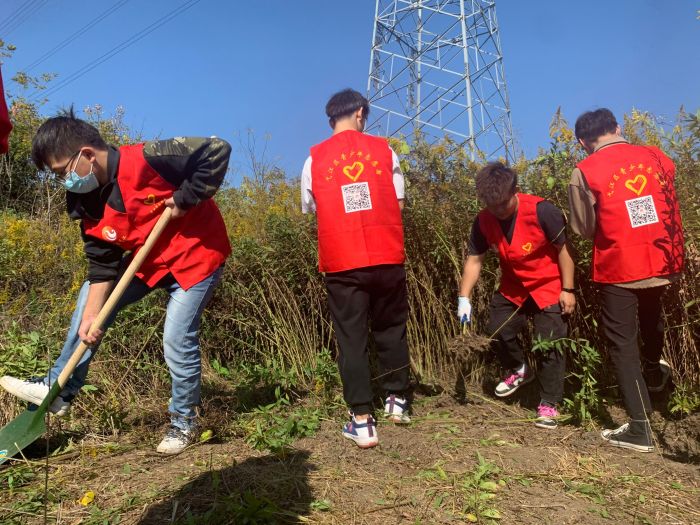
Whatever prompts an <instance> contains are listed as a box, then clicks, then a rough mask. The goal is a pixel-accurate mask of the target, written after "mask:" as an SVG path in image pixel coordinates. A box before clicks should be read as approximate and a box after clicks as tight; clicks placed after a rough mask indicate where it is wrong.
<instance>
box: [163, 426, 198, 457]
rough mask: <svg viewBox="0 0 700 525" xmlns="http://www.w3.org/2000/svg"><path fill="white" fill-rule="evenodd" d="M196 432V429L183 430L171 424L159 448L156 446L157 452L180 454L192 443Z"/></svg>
mask: <svg viewBox="0 0 700 525" xmlns="http://www.w3.org/2000/svg"><path fill="white" fill-rule="evenodd" d="M194 434H195V431H194V430H182V429H181V428H179V427H175V426H171V427H170V428H169V429H168V432H167V433H166V434H165V437H164V438H163V440H162V441H161V442H160V444H159V445H158V448H156V452H158V453H160V454H179V453H180V452H182V451H183V450H185V449H186V448H187V447H188V446H189V445H190V444H191V443H192V438H193V436H194Z"/></svg>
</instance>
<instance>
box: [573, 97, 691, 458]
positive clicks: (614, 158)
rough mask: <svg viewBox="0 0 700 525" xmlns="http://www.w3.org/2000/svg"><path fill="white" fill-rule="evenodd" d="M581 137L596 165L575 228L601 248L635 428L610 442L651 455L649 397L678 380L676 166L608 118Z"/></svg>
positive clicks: (581, 185)
mask: <svg viewBox="0 0 700 525" xmlns="http://www.w3.org/2000/svg"><path fill="white" fill-rule="evenodd" d="M575 133H576V138H577V139H578V141H579V143H580V144H581V146H583V148H584V150H585V151H586V153H588V155H589V156H588V157H587V158H586V159H585V160H583V161H581V162H580V163H579V164H578V165H577V167H576V169H574V170H573V173H572V176H571V183H570V186H569V205H570V208H571V226H572V228H573V230H574V232H576V233H578V234H579V235H581V236H583V237H585V238H588V239H593V281H594V282H595V283H596V284H597V285H598V287H599V291H600V298H601V301H602V305H601V306H602V315H603V319H602V321H603V323H602V324H603V329H604V331H605V335H606V336H607V338H608V339H609V340H610V343H611V347H610V357H611V358H612V361H613V365H614V368H615V374H616V376H617V382H618V385H619V388H620V392H621V394H622V399H623V401H624V404H625V408H626V410H627V414H628V416H629V418H630V421H629V422H628V423H625V424H624V425H622V426H621V427H619V428H617V429H615V430H604V431H603V432H602V437H603V439H605V440H606V441H608V443H610V444H611V445H613V446H617V447H624V448H628V449H632V450H636V451H640V452H651V451H652V450H653V449H654V444H653V440H652V434H651V428H650V427H649V422H648V419H647V415H648V414H649V413H650V412H651V401H650V398H649V392H659V391H661V390H663V389H664V387H665V384H666V381H667V379H668V377H669V369H668V365H667V364H666V363H665V361H663V360H661V352H662V349H663V340H664V323H663V318H662V316H661V296H662V294H663V293H664V291H665V290H666V289H667V288H668V286H669V284H670V283H671V282H673V281H674V280H676V279H678V277H679V276H680V274H681V273H682V271H683V256H684V255H683V227H682V223H681V217H680V213H679V209H678V202H677V201H676V195H675V190H674V187H673V182H674V176H675V166H674V165H673V162H672V161H671V159H669V158H668V157H667V156H666V155H664V153H663V152H662V151H661V150H660V149H659V148H656V147H653V146H636V145H632V144H629V143H628V142H627V141H626V140H625V139H624V138H622V136H621V135H620V127H619V126H618V124H617V121H616V120H615V116H614V115H613V114H612V112H611V111H610V110H609V109H605V108H602V109H598V110H595V111H589V112H586V113H584V114H582V115H581V116H580V117H579V118H578V119H577V120H576V126H575ZM640 332H641V336H642V341H643V345H642V351H641V362H640V351H639V346H638V342H637V338H638V335H639V334H640Z"/></svg>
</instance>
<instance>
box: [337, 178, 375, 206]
mask: <svg viewBox="0 0 700 525" xmlns="http://www.w3.org/2000/svg"><path fill="white" fill-rule="evenodd" d="M341 189H342V190H343V204H345V213H351V212H353V211H363V210H371V209H372V199H371V198H370V196H369V184H368V183H367V182H356V183H355V184H346V185H345V186H341Z"/></svg>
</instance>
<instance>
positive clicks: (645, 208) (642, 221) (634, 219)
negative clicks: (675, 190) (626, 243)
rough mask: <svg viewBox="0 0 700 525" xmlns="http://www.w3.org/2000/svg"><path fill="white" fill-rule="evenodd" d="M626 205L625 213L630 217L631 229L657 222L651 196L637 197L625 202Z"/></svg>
mask: <svg viewBox="0 0 700 525" xmlns="http://www.w3.org/2000/svg"><path fill="white" fill-rule="evenodd" d="M625 204H626V205H627V213H628V214H629V216H630V224H631V225H632V228H637V227H639V226H645V225H647V224H654V223H655V222H659V217H658V216H657V215H656V206H654V199H653V198H652V196H651V195H647V196H645V197H639V198H638V199H630V200H628V201H625Z"/></svg>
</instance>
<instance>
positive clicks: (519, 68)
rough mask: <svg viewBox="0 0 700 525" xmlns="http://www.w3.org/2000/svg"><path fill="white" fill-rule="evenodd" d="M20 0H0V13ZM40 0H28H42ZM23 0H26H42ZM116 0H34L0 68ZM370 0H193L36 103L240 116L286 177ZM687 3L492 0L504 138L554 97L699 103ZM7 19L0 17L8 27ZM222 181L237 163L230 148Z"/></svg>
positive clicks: (361, 48) (171, 119)
mask: <svg viewBox="0 0 700 525" xmlns="http://www.w3.org/2000/svg"><path fill="white" fill-rule="evenodd" d="M27 1H28V0H3V2H2V3H3V9H2V14H0V28H2V24H3V21H4V19H5V18H7V16H9V15H10V14H12V13H13V12H14V11H15V10H16V9H18V8H20V7H21V6H22V5H24V4H25V3H26V2H27ZM42 2H43V0H42ZM42 2H37V4H42ZM116 3H117V0H91V1H88V0H71V1H66V0H48V1H46V2H45V3H43V6H42V7H41V8H40V9H37V10H36V12H34V13H33V14H32V15H31V17H30V18H29V19H28V20H27V21H26V22H25V23H23V24H21V25H19V26H18V27H17V28H16V29H14V30H13V31H11V32H10V33H9V34H3V33H2V31H1V30H0V37H1V38H4V39H5V40H6V41H7V42H9V43H12V44H15V45H16V46H17V51H16V53H15V55H14V56H13V57H12V58H10V59H8V60H6V61H5V63H4V64H3V76H4V77H5V83H6V88H7V90H8V91H10V92H11V93H17V92H18V91H17V87H16V86H15V85H13V83H12V82H10V81H9V79H10V77H12V76H13V75H14V73H15V72H16V71H17V70H18V69H19V70H21V69H23V68H25V67H26V66H27V65H29V64H31V63H32V62H34V61H35V60H36V59H37V58H39V57H41V56H42V55H43V54H44V53H46V52H47V51H49V50H50V49H51V48H53V47H54V46H55V45H56V44H57V43H59V42H61V41H62V40H63V39H64V38H66V37H67V36H69V35H70V34H72V33H73V32H74V31H75V30H76V29H78V28H80V27H82V26H83V25H85V24H86V23H88V22H89V21H90V20H91V19H93V18H94V17H96V16H97V15H99V14H100V13H102V12H103V11H105V10H107V9H108V8H109V7H111V6H113V5H115V4H116ZM183 3H185V0H149V1H143V0H130V1H128V2H127V3H126V4H125V5H123V6H122V7H121V8H119V9H118V10H116V11H115V12H114V13H113V14H112V15H110V16H109V17H107V18H105V19H104V20H103V21H102V22H100V23H98V24H96V25H94V26H92V27H90V28H88V29H86V30H85V31H84V33H83V34H82V35H81V36H80V37H79V38H77V39H76V40H75V41H73V42H72V43H70V44H69V45H67V46H66V47H65V48H64V49H62V50H61V51H59V52H58V53H56V54H55V55H54V56H53V57H51V58H50V59H49V60H47V61H45V62H44V63H43V64H41V65H40V66H39V67H38V68H37V69H36V70H34V71H33V72H34V73H39V72H53V73H57V74H58V75H59V76H58V78H57V79H56V81H55V82H58V81H60V80H61V78H65V77H67V76H68V75H70V74H72V73H73V72H75V71H77V70H78V69H80V68H81V67H83V66H84V65H86V64H87V63H89V62H90V61H92V60H94V59H96V58H97V57H99V56H101V55H103V54H104V53H106V52H107V51H109V50H110V49H111V48H113V47H114V46H115V45H117V44H119V43H120V42H122V41H123V40H126V39H127V38H129V37H130V36H132V35H133V34H135V33H137V32H138V31H140V30H141V29H143V28H144V27H146V26H148V25H150V24H151V23H153V22H154V21H156V20H157V19H158V18H159V17H161V16H163V15H164V14H166V13H167V12H169V11H171V10H173V9H175V8H176V7H177V6H179V5H181V4H183ZM374 5H375V1H374V0H295V1H291V0H254V1H246V2H243V1H225V0H201V1H200V2H199V3H197V4H195V5H194V6H193V7H192V8H191V9H189V10H187V11H186V12H185V13H184V14H183V15H181V16H179V17H177V18H175V19H173V20H172V21H170V22H169V23H167V24H165V25H164V26H162V27H160V28H159V29H157V30H155V31H153V32H152V33H150V34H149V35H148V36H146V37H145V38H143V39H142V40H140V41H139V42H137V43H136V44H135V45H133V46H132V47H129V48H128V49H126V50H125V51H123V52H121V53H119V54H118V55H116V56H114V57H113V58H111V59H110V60H108V61H106V62H105V63H103V64H101V65H99V66H97V67H96V68H95V69H93V70H92V71H90V72H89V73H87V74H86V75H84V76H82V77H81V78H80V79H78V80H77V81H75V82H73V83H72V84H70V85H68V86H67V87H65V88H63V89H61V90H59V91H57V92H55V93H54V94H52V95H51V97H50V99H49V101H48V103H47V104H46V105H45V106H44V107H43V108H42V112H43V113H44V114H46V115H50V114H53V113H54V112H55V111H56V110H57V109H58V108H60V107H62V106H65V105H68V104H71V103H73V104H75V106H76V108H79V109H81V108H83V107H85V106H88V105H94V104H101V105H102V106H103V107H104V109H105V111H106V112H107V113H111V112H113V110H114V108H115V107H116V106H118V105H122V106H124V107H125V108H126V121H127V123H128V124H129V125H130V126H132V128H134V129H136V130H139V131H141V132H142V133H143V135H144V136H145V137H146V138H150V137H154V136H160V137H162V138H165V137H170V136H175V135H217V136H220V137H223V138H225V139H227V140H229V141H230V142H232V144H234V146H236V145H237V144H238V142H239V137H244V138H245V136H246V132H247V130H248V129H252V130H253V131H254V133H255V135H256V136H257V138H258V143H259V144H260V143H262V142H263V141H264V137H265V136H269V143H268V145H267V155H268V157H269V160H271V161H274V162H275V163H277V164H278V165H279V166H280V167H282V168H283V169H285V171H286V172H287V173H288V175H289V176H296V175H298V174H299V172H300V171H301V167H302V165H303V162H304V159H305V158H306V156H307V154H308V148H309V146H310V145H312V144H314V143H317V142H320V141H321V140H323V139H324V138H326V137H327V136H328V133H329V128H328V127H327V126H328V125H327V121H326V118H325V115H324V113H323V108H324V106H325V103H326V100H327V98H328V96H329V95H331V94H332V93H333V92H334V91H337V90H339V89H342V88H345V87H354V88H356V89H358V90H360V91H362V92H364V90H365V89H366V85H367V73H368V68H369V55H370V40H371V35H372V23H373V16H374ZM698 9H700V6H699V5H698V4H697V2H693V1H690V0H673V1H664V2H662V1H659V0H616V1H609V0H607V1H606V0H588V1H586V2H574V1H573V0H572V1H561V0H560V1H554V0H548V1H545V0H540V1H536V2H531V1H523V0H499V1H498V2H497V14H498V19H499V23H500V27H501V43H502V46H503V53H504V65H505V73H506V80H507V82H508V89H509V94H510V101H511V109H512V118H513V128H514V131H515V134H516V139H517V140H518V142H519V143H520V144H521V146H522V147H523V148H524V150H525V152H526V153H527V154H528V156H531V155H533V154H534V153H536V151H537V148H538V146H546V145H547V143H548V140H549V137H548V126H549V122H550V119H551V117H552V115H553V114H554V112H555V111H556V109H557V107H558V106H561V107H562V109H563V112H564V114H565V116H566V117H567V118H568V119H569V122H570V123H573V121H574V120H575V119H576V117H577V116H578V114H580V113H581V112H583V111H585V110H587V109H592V108H595V107H601V106H607V107H610V108H611V109H612V110H613V111H614V112H615V113H616V115H618V116H621V114H622V113H624V112H628V111H629V110H630V109H631V108H633V107H636V108H638V109H642V110H649V111H652V112H653V113H655V114H657V115H659V116H662V117H666V118H668V119H672V118H673V117H674V116H675V115H676V113H677V110H678V108H679V107H680V106H681V105H684V106H685V107H686V109H688V110H692V111H695V110H697V109H698V108H700V67H699V66H700V59H699V58H698V53H697V51H698V49H700V20H698V19H697V17H698V13H697V11H698ZM10 27H12V26H10ZM232 168H233V174H232V176H231V182H234V183H235V182H236V181H237V180H238V178H239V177H240V174H241V173H245V172H246V165H245V163H244V162H243V161H242V160H241V155H240V153H237V154H236V159H235V161H234V162H233V163H232Z"/></svg>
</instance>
